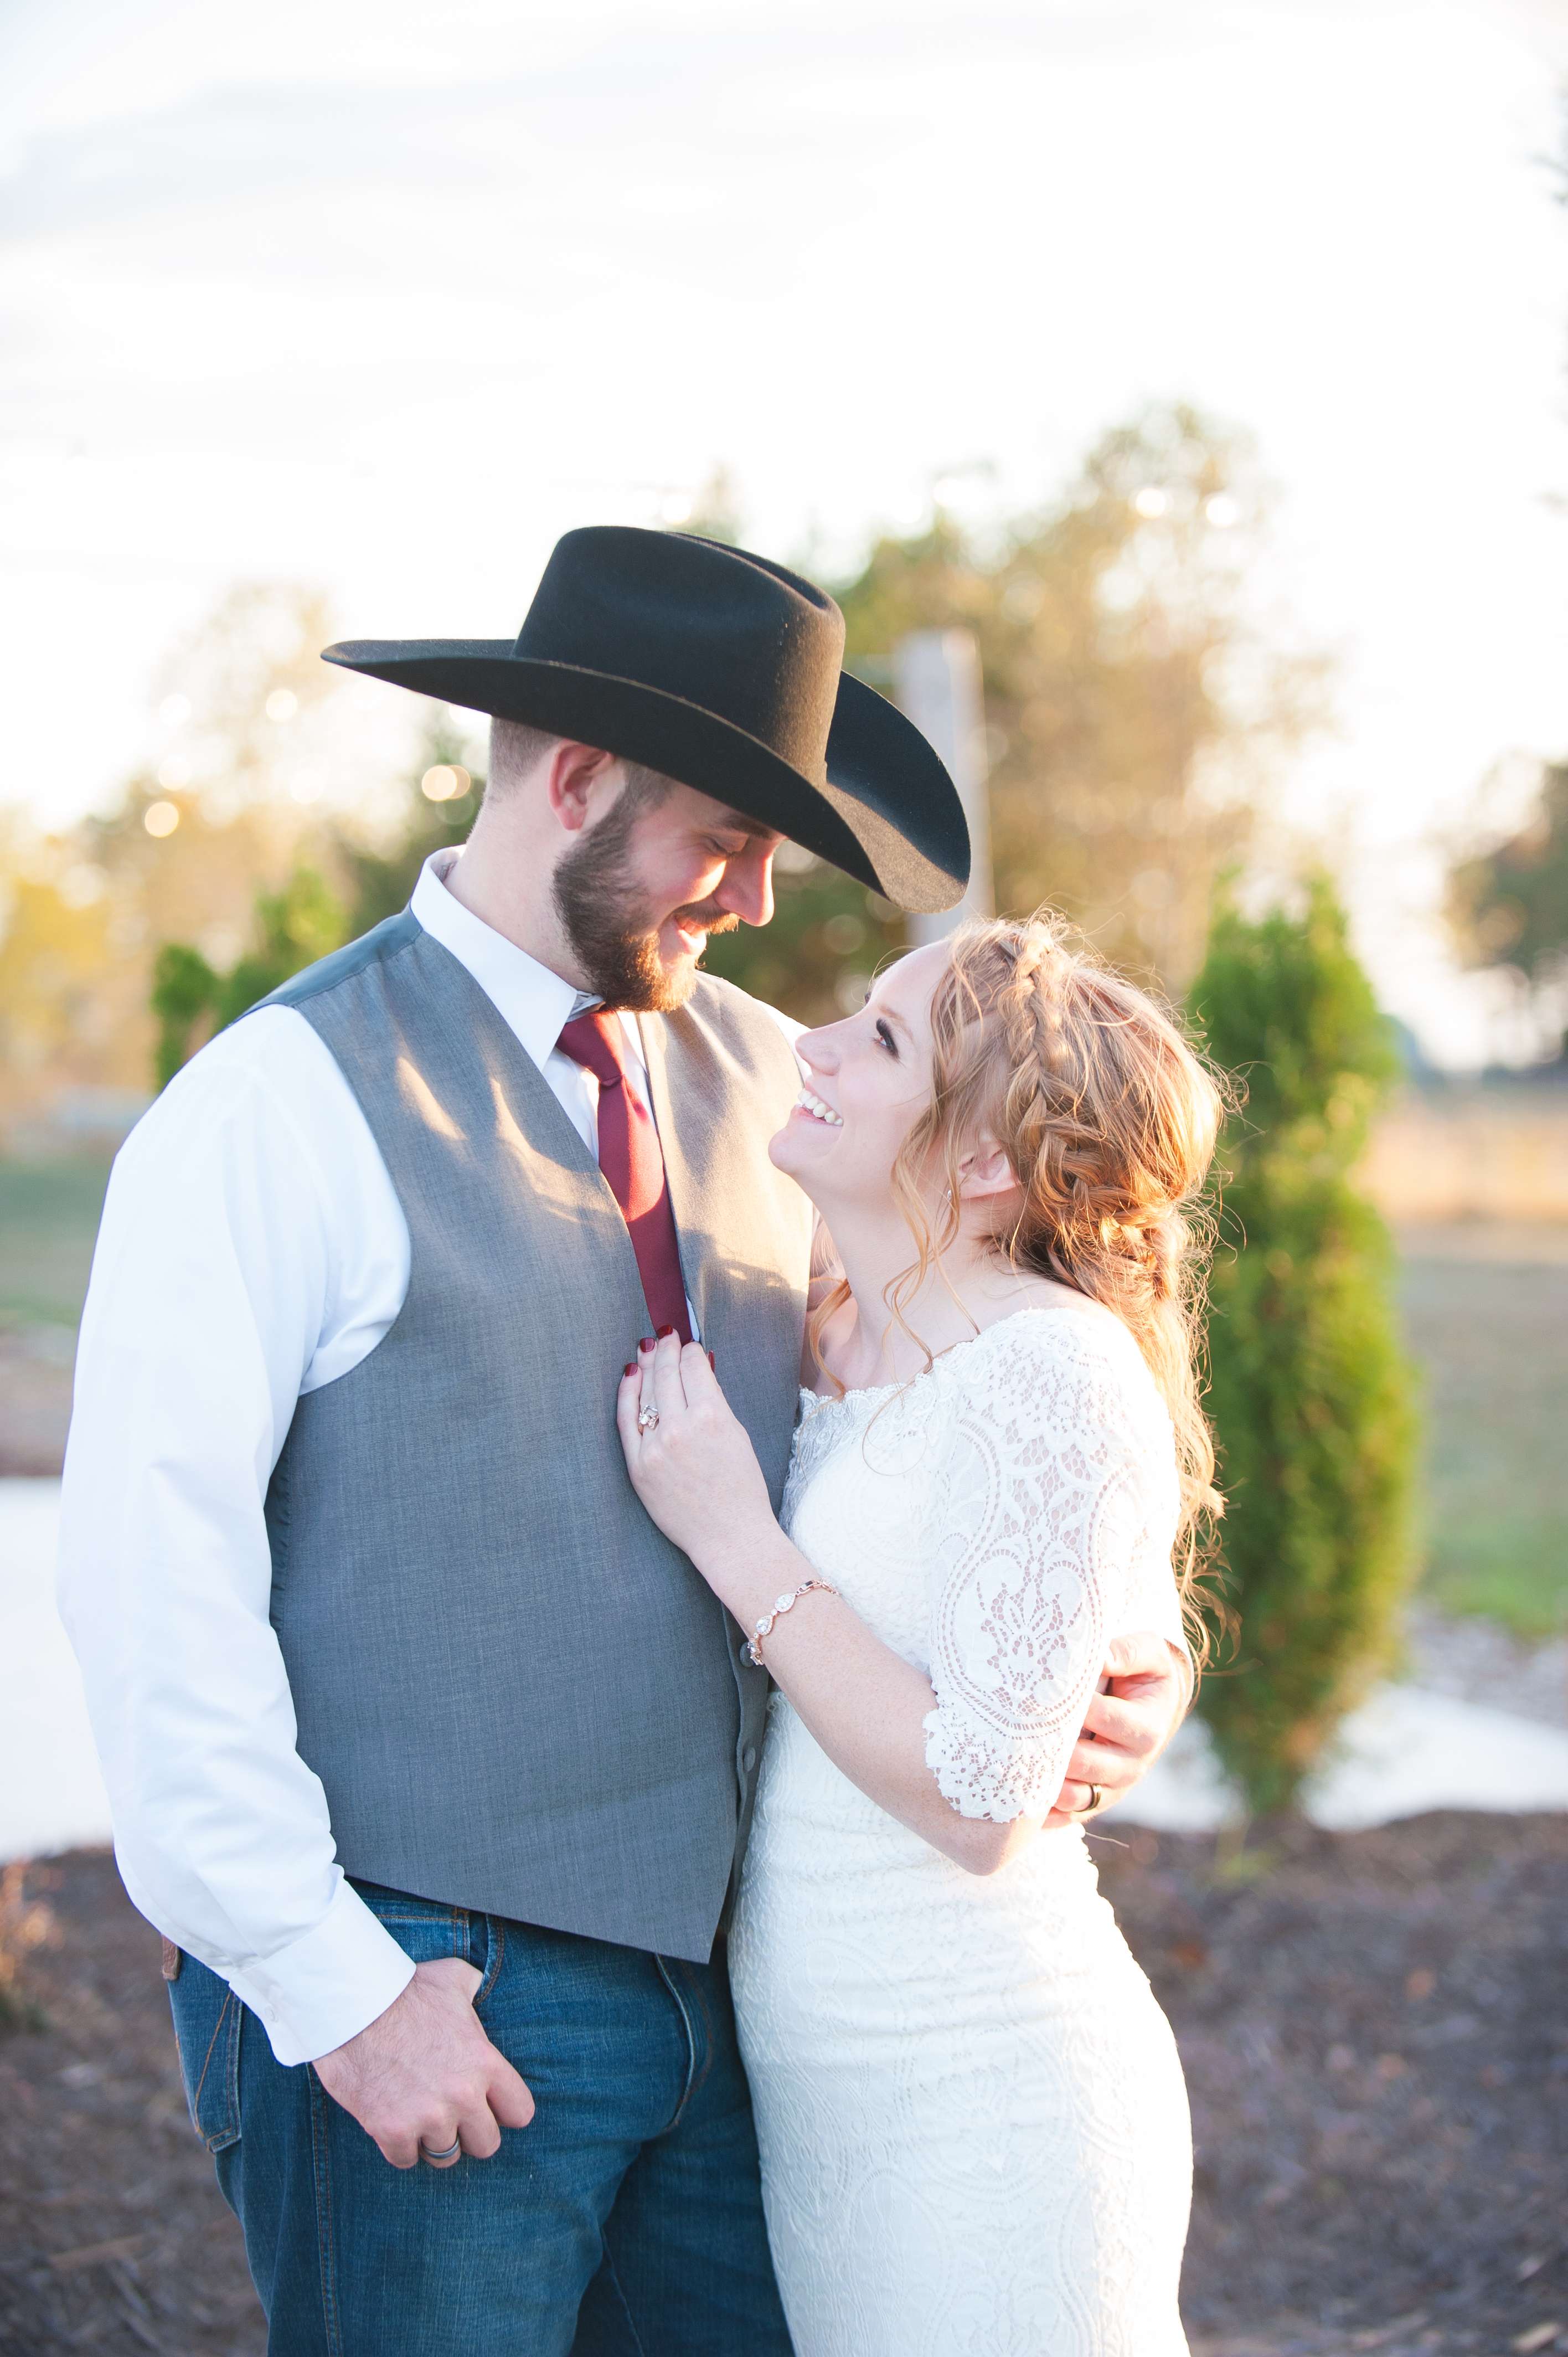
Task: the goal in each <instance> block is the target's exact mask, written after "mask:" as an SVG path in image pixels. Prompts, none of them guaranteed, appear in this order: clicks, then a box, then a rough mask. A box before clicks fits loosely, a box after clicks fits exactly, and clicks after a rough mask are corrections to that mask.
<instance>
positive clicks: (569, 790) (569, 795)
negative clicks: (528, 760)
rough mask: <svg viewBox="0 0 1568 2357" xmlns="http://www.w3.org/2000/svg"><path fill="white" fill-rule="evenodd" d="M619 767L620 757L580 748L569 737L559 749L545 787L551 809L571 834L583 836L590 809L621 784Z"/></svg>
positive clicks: (552, 758)
mask: <svg viewBox="0 0 1568 2357" xmlns="http://www.w3.org/2000/svg"><path fill="white" fill-rule="evenodd" d="M617 768H618V762H617V759H616V756H615V755H614V754H613V753H605V752H601V751H600V749H599V748H598V747H597V746H596V745H579V744H576V743H575V742H574V741H573V740H572V739H571V738H569V737H568V738H564V739H563V740H562V741H561V743H559V744H558V745H557V746H556V748H555V749H554V751H553V753H552V754H551V756H550V766H549V769H548V770H547V771H546V773H545V780H544V785H545V791H546V793H547V795H548V796H549V800H550V808H551V810H552V812H553V813H554V815H555V817H556V819H557V820H558V821H559V822H560V823H561V824H562V825H563V826H564V828H565V829H566V832H567V834H579V833H580V832H581V830H582V829H583V827H585V825H586V824H587V820H588V813H589V812H590V810H591V809H593V808H594V806H595V804H596V802H600V801H602V800H603V797H604V793H605V791H606V789H607V788H608V787H613V786H614V785H615V784H616V783H617V780H616V779H615V777H614V776H613V775H612V772H613V771H615V770H617Z"/></svg>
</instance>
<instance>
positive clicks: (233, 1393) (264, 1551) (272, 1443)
mask: <svg viewBox="0 0 1568 2357" xmlns="http://www.w3.org/2000/svg"><path fill="white" fill-rule="evenodd" d="M455 857H456V854H454V853H453V852H451V851H443V852H438V853H436V854H435V856H434V858H432V859H431V860H430V861H428V862H427V863H426V865H425V867H424V871H423V873H422V874H421V876H420V878H419V882H418V884H417V885H416V887H415V888H414V893H413V913H414V915H415V916H416V917H417V918H418V920H419V921H420V923H421V924H422V925H423V926H424V929H425V931H427V932H428V933H430V934H431V935H432V937H433V938H434V939H435V940H436V941H438V942H440V943H441V944H442V946H443V947H444V948H446V949H447V950H449V951H450V952H451V953H452V955H453V956H454V957H456V959H458V960H459V962H460V963H462V964H463V965H464V966H466V967H467V970H468V972H469V973H470V974H472V975H473V977H474V979H475V981H476V982H477V983H478V985H479V986H480V988H481V989H482V990H483V991H484V992H485V993H486V995H487V996H489V998H490V999H491V1000H492V1001H493V1003H494V1005H495V1006H496V1008H497V1009H498V1011H499V1014H500V1015H501V1016H502V1017H503V1018H504V1020H505V1021H506V1023H507V1024H508V1025H509V1027H510V1029H511V1030H512V1031H513V1032H514V1033H515V1034H516V1036H517V1039H518V1040H519V1041H520V1043H521V1046H522V1047H523V1049H525V1050H526V1051H527V1053H528V1054H529V1055H530V1056H531V1057H532V1060H533V1061H534V1062H535V1063H536V1064H537V1065H538V1066H539V1068H540V1070H541V1071H542V1073H543V1075H544V1077H545V1079H546V1080H547V1081H548V1082H549V1083H550V1086H551V1088H552V1089H553V1092H554V1093H555V1095H556V1097H557V1098H558V1099H559V1100H560V1102H561V1103H562V1105H563V1106H564V1109H565V1111H566V1113H567V1114H568V1116H569V1117H570V1119H571V1120H572V1122H573V1123H574V1124H575V1127H576V1128H577V1130H578V1132H579V1134H580V1135H581V1136H582V1137H583V1138H584V1140H585V1143H586V1144H587V1146H588V1147H589V1150H590V1151H591V1152H596V1151H597V1106H598V1083H597V1082H596V1080H595V1079H594V1077H593V1075H592V1074H591V1073H590V1072H587V1071H584V1069H583V1068H582V1066H581V1065H579V1064H576V1063H574V1062H573V1060H572V1059H571V1058H570V1057H568V1056H566V1055H564V1054H563V1053H562V1051H561V1050H560V1049H559V1048H558V1047H557V1046H556V1041H557V1039H558V1038H559V1036H560V1032H561V1028H562V1026H563V1024H564V1023H566V1022H568V1021H569V1020H570V1019H571V1017H573V1015H574V1014H575V1013H578V1012H580V1011H581V1009H582V1008H583V1007H584V1006H589V1005H591V1004H593V1002H592V1001H591V1000H588V999H585V998H584V997H582V996H580V995H579V994H578V993H577V992H576V991H575V989H574V987H573V985H571V984H570V983H568V982H564V981H563V980H562V978H561V976H560V975H559V974H553V973H552V972H551V971H550V970H549V969H548V968H547V967H545V966H542V965H541V964H540V963H539V962H538V961H537V959H535V958H532V957H530V956H529V955H528V953H527V952H526V951H523V950H521V949H519V948H518V947H517V946H516V944H515V943H514V942H509V941H507V940H505V939H504V938H503V936H502V935H500V934H499V933H497V932H495V931H492V930H491V928H490V927H489V925H486V924H484V923H482V922H481V920H479V919H478V917H476V916H474V915H473V914H472V912H471V911H470V910H468V909H466V908H464V907H463V905H462V903H461V902H460V901H458V900H456V899H454V898H453V896H452V894H451V893H450V892H449V891H447V889H446V886H445V884H444V882H443V881H442V878H443V877H444V876H445V875H446V874H447V873H449V872H450V865H451V862H452V860H453V859H454V858H455ZM777 1019H778V1020H779V1024H780V1026H781V1028H783V1029H784V1030H785V1032H786V1035H787V1036H788V1037H789V1038H790V1039H791V1040H793V1039H795V1038H796V1037H797V1036H798V1035H799V1030H800V1027H799V1026H798V1025H795V1024H792V1023H790V1022H789V1020H788V1018H787V1017H783V1016H779V1017H778V1018H777ZM623 1022H624V1024H625V1028H626V1034H627V1040H628V1048H629V1049H630V1051H631V1057H632V1061H633V1067H634V1071H637V1072H645V1071H646V1066H645V1064H644V1060H643V1054H642V1044H641V1040H640V1038H639V1033H638V1028H637V1022H636V1018H635V1017H630V1016H628V1017H623ZM408 1275H409V1240H408V1228H407V1223H406V1222H405V1221H404V1219H403V1210H402V1207H401V1205H400V1204H399V1202H398V1199H397V1195H396V1192H395V1191H394V1189H393V1187H392V1180H391V1179H390V1177H389V1176H388V1173H387V1169H386V1166H385V1164H384V1163H383V1161H382V1160H381V1154H380V1152H379V1150H378V1148H377V1146H376V1144H375V1141H374V1139H373V1138H372V1136H371V1131H370V1128H369V1125H367V1123H366V1121H365V1117H364V1114H363V1113H362V1112H361V1111H360V1104H359V1101H358V1099H357V1098H356V1097H355V1096H354V1094H353V1092H352V1091H351V1090H350V1088H349V1083H348V1082H347V1081H346V1080H345V1078H344V1076H343V1073H342V1071H341V1070H340V1069H339V1067H338V1063H337V1062H336V1060H335V1059H334V1058H333V1056H332V1054H331V1052H330V1050H329V1049H328V1048H327V1047H326V1046H325V1045H324V1044H323V1042H322V1040H321V1039H319V1037H318V1036H317V1033H316V1031H315V1030H314V1029H313V1028H311V1026H310V1025H309V1024H308V1023H307V1022H306V1019H305V1017H303V1016H302V1015H300V1014H298V1013H297V1012H296V1011H295V1009H294V1008H292V1007H282V1006H278V1007H267V1008H265V1009H263V1011H261V1012H260V1013H258V1014H254V1015H250V1016H247V1017H245V1019H244V1020H243V1022H241V1023H238V1024H236V1025H234V1026H233V1028H231V1029H230V1030H228V1031H224V1032H220V1034H219V1036H218V1038H217V1039H213V1040H212V1041H211V1042H210V1043H209V1045H208V1046H207V1047H205V1048H203V1049H201V1051H200V1053H199V1055H197V1056H195V1057H193V1058H192V1060H191V1061H190V1062H189V1063H188V1065H186V1067H185V1069H184V1070H183V1071H180V1072H178V1073H177V1075H176V1076H175V1078H174V1079H173V1080H172V1081H171V1082H169V1084H168V1086H167V1088H166V1090H165V1091H164V1092H163V1094H162V1095H161V1096H160V1097H159V1098H158V1099H157V1101H156V1103H155V1104H154V1105H153V1106H152V1108H151V1110H150V1111H149V1112H148V1113H147V1114H145V1117H144V1118H143V1120H142V1121H141V1122H139V1123H138V1124H137V1126H136V1127H135V1129H134V1131H133V1132H132V1134H131V1135H130V1137H129V1138H127V1140H126V1142H125V1144H124V1147H123V1148H122V1149H121V1152H120V1154H119V1156H118V1157H117V1159H116V1161H115V1164H114V1169H113V1176H112V1177H111V1179H110V1182H109V1191H108V1195H107V1198H106V1200H105V1202H104V1207H103V1221H102V1228H101V1230H100V1232H99V1237H98V1245H97V1250H96V1252H95V1254H94V1255H93V1263H92V1278H91V1285H90V1286H89V1289H88V1296H87V1306H86V1308H85V1310H84V1312H83V1314H82V1321H81V1342H80V1347H79V1351H78V1357H77V1372H76V1395H75V1407H74V1413H73V1415H72V1420H71V1427H70V1443H69V1446H68V1448H67V1452H66V1465H65V1482H64V1494H63V1500H62V1511H61V1523H60V1561H59V1603H60V1611H61V1615H62V1617H63V1619H64V1620H65V1624H66V1627H67V1630H68V1631H69V1632H70V1638H71V1641H72V1643H73V1644H74V1646H75V1648H76V1652H77V1657H78V1659H79V1661H80V1662H81V1671H82V1676H83V1679H84V1681H85V1684H86V1688H87V1698H88V1705H89V1708H90V1710H91V1717H92V1725H93V1731H94V1735H95V1737H96V1738H97V1743H98V1749H99V1755H100V1758H101V1760H102V1765H103V1774H104V1781H105V1782H106V1783H107V1786H108V1789H109V1796H110V1801H111V1804H112V1806H113V1817H114V1836H115V1854H116V1857H117V1858H118V1860H119V1865H120V1870H121V1873H122V1875H123V1876H124V1882H125V1887H126V1889H127V1890H128V1891H129V1892H130V1895H131V1898H132V1899H133V1900H134V1903H135V1905H136V1906H137V1908H138V1909H139V1910H141V1912H142V1913H143V1914H144V1915H145V1916H146V1917H147V1918H148V1919H149V1921H152V1922H153V1923H155V1924H156V1926H157V1927H158V1929H159V1930H160V1931H161V1932H166V1934H167V1935H168V1937H169V1938H170V1939H172V1940H175V1941H177V1943H178V1944H179V1945H180V1946H181V1947H182V1948H184V1949H186V1950H188V1952H189V1953H190V1954H192V1955H194V1956H197V1957H199V1959H200V1960H201V1962H202V1963H203V1964H209V1965H210V1966H211V1968H212V1969H213V1971H214V1972H216V1973H219V1974H220V1975H222V1976H223V1978H224V1979H225V1980H227V1981H228V1982H229V1983H230V1985H231V1987H233V1988H234V1990H235V1991H236V1992H237V1993H238V1995H239V1996H241V1997H242V1999H243V2001H244V2002H245V2004H247V2005H248V2006H250V2007H252V2009H253V2011H254V2012H255V2013H257V2014H258V2015H259V2016H260V2018H261V2019H262V2020H263V2023H264V2024H265V2026H266V2029H267V2034H268V2036H269V2038H270V2039H271V2040H272V2044H273V2050H274V2053H275V2054H276V2056H277V2059H278V2061H280V2062H284V2063H295V2062H303V2061H312V2060H314V2059H315V2058H316V2057H317V2055H320V2054H325V2053H327V2052H328V2051H330V2050H331V2049H332V2048H334V2047H336V2046H340V2045H341V2044H342V2043H343V2041H344V2040H346V2039H349V2038H351V2037H353V2036H354V2035H355V2033H356V2032H357V2031H359V2030H360V2029H364V2028H365V2026H366V2025H367V2023H369V2022H371V2021H373V2020H374V2019H375V2018H376V2017H377V2016H378V2015H379V2014H381V2013H383V2012H384V2011H385V2010H386V2008H387V2007H388V2006H389V2005H391V2003H392V2000H393V1998H394V1997H396V1996H397V1995H398V1994H399V1992H400V1991H401V1990H402V1989H403V1986H404V1985H405V1984H406V1982H407V1981H408V1980H409V1978H410V1977H411V1975H412V1973H413V1965H412V1964H410V1962H409V1959H408V1957H407V1956H406V1954H405V1953H403V1949H402V1948H400V1947H399V1946H398V1944H397V1943H396V1942H395V1941H394V1940H393V1939H392V1936H391V1934H390V1933H389V1932H386V1931H384V1930H383V1929H382V1927H381V1924H380V1923H379V1922H378V1921H377V1920H376V1918H375V1917H374V1915H372V1914H371V1910H370V1909H369V1908H368V1907H366V1906H365V1904H364V1903H363V1901H362V1900H360V1898H359V1896H358V1894H357V1893H356V1892H355V1891H354V1890H353V1889H351V1888H350V1887H349V1884H348V1882H347V1881H346V1880H345V1879H344V1877H343V1872H342V1869H341V1867H339V1866H338V1862H337V1857H336V1853H335V1848H334V1844H333V1839H332V1828H331V1825H330V1823H329V1822H328V1811H327V1802H326V1796H325V1794H324V1793H323V1792H322V1789H321V1785H320V1783H319V1781H318V1780H317V1777H316V1776H315V1775H314V1774H313V1773H312V1772H311V1770H309V1769H308V1768H307V1767H306V1764H305V1762H304V1760H301V1758H300V1756H299V1753H298V1751H297V1750H296V1749H295V1733H296V1729H295V1715H294V1705H293V1701H292V1698H291V1696H290V1694H289V1688H288V1680H287V1676H286V1674H285V1669H284V1663H283V1657H282V1654H281V1652H279V1649H278V1643H277V1639H276V1637H275V1636H274V1632H273V1629H272V1625H271V1622H270V1620H269V1619H268V1606H269V1602H270V1598H271V1588H272V1561H271V1555H270V1553H269V1549H268V1544H267V1534H266V1528H265V1523H264V1521H263V1502H264V1500H265V1497H266V1491H267V1484H268V1482H269V1480H270V1479H271V1476H272V1471H273V1468H274V1465H275V1463H276V1462H277V1458H278V1453H279V1451H280V1449H281V1448H282V1447H283V1443H284V1440H285V1436H286V1434H287V1432H288V1427H289V1424H290V1421H291V1419H292V1417H293V1415H294V1405H295V1400H296V1399H297V1398H298V1397H299V1396H300V1394H302V1393H305V1392H309V1391H315V1390H317V1388H318V1387H319V1386H320V1385H321V1384H323V1383H333V1382H335V1381H336V1380H337V1378H338V1376H340V1375H343V1374H346V1373H348V1372H349V1369H350V1368H351V1367H355V1366H357V1365H358V1364H359V1363H360V1360H361V1359H364V1358H366V1357H368V1356H369V1354H370V1352H371V1351H373V1350H374V1348H375V1346H376V1344H377V1343H378V1342H379V1341H380V1340H381V1337H382V1335H383V1334H385V1332H386V1331H387V1329H388V1328H389V1327H390V1326H391V1324H392V1320H393V1318H395V1317H396V1316H397V1313H398V1311H399V1309H400V1308H402V1306H403V1297H404V1295H405V1294H406V1292H407V1290H408ZM693 1330H694V1329H693Z"/></svg>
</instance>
